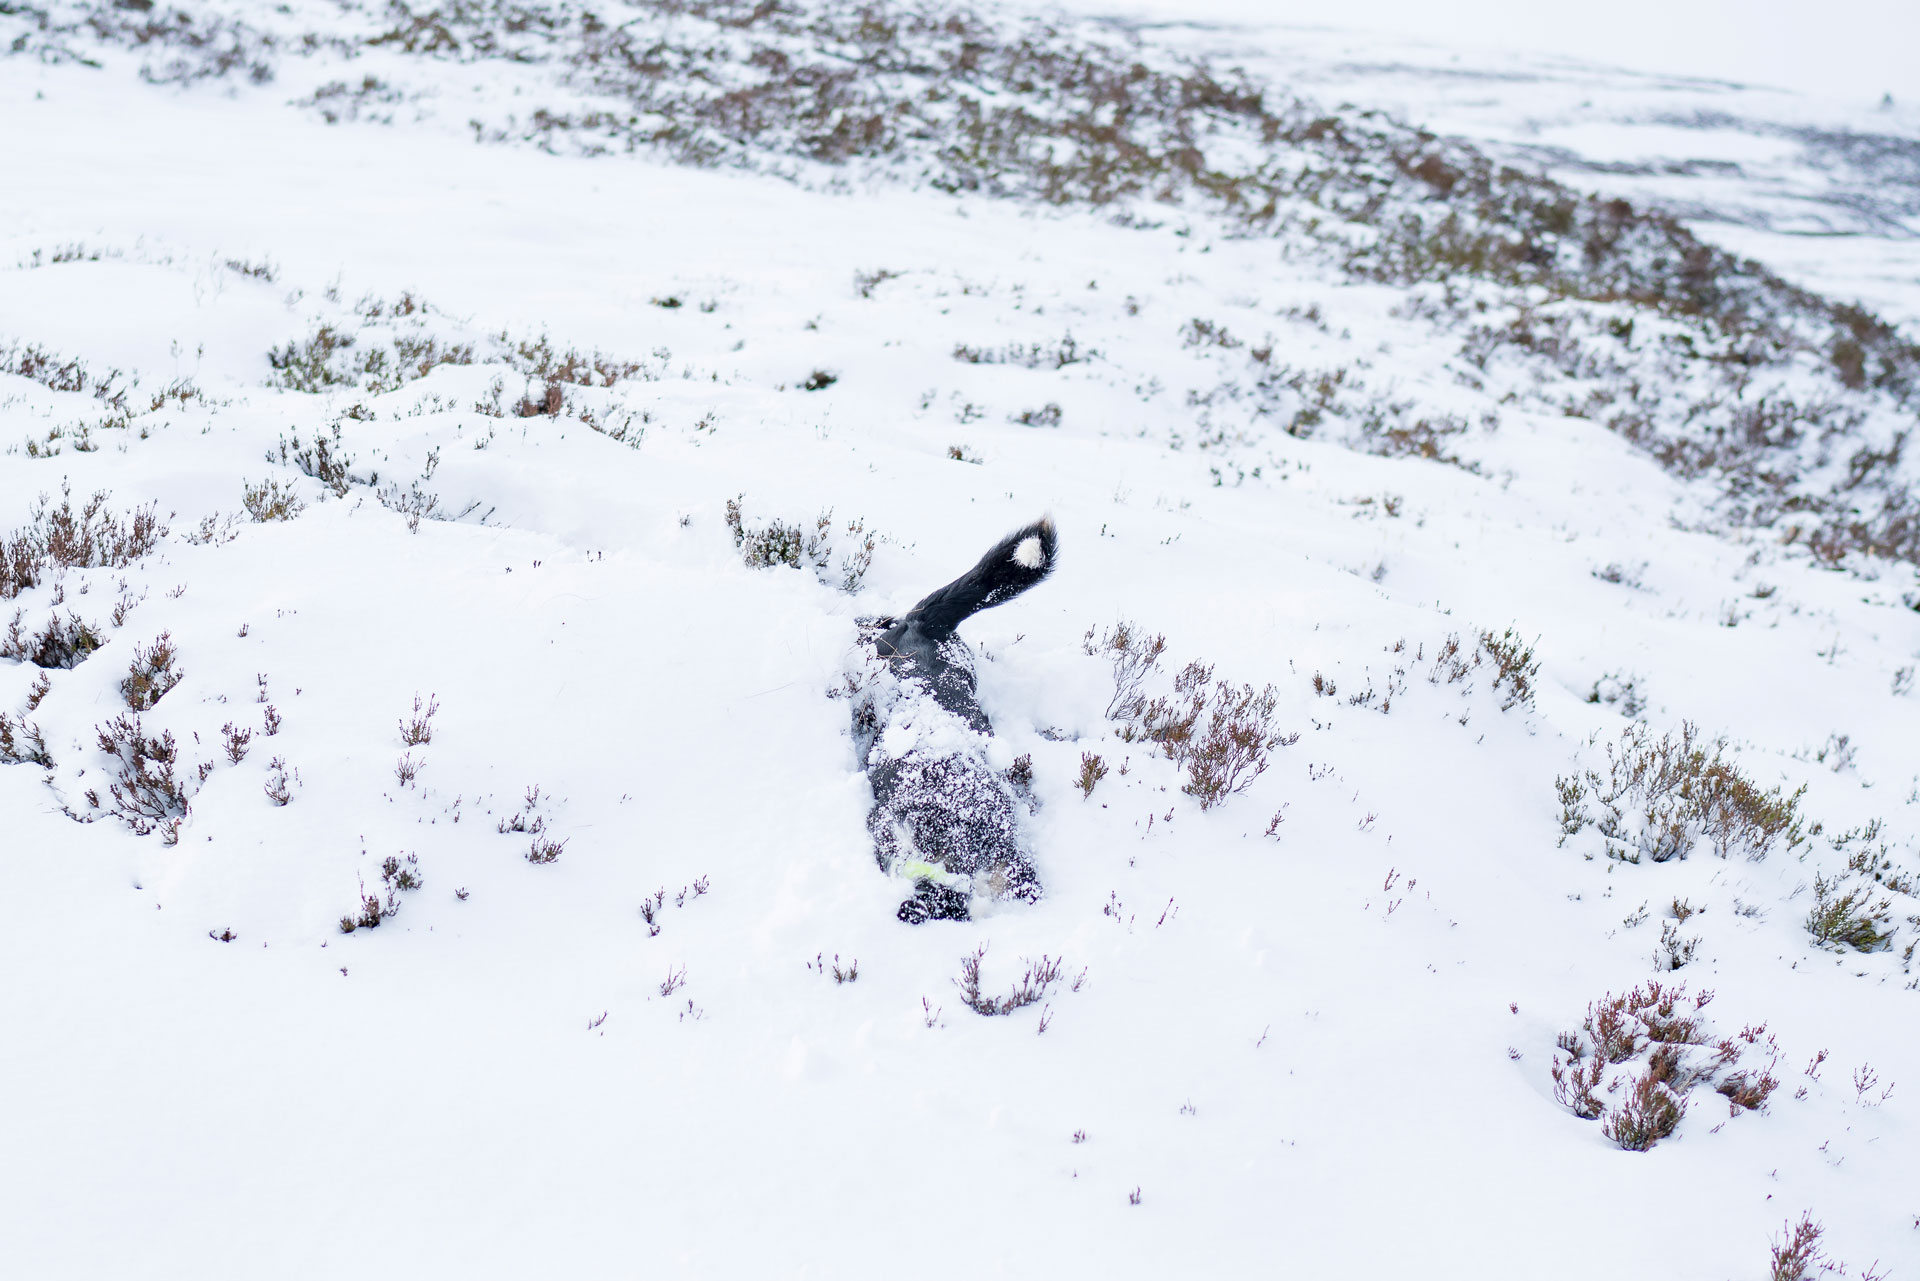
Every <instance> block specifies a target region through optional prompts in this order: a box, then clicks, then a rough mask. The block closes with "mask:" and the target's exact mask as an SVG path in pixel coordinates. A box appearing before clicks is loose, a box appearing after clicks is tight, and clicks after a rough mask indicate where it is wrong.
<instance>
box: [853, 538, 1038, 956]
mask: <svg viewBox="0 0 1920 1281" xmlns="http://www.w3.org/2000/svg"><path fill="white" fill-rule="evenodd" d="M1057 549H1058V539H1057V537H1056V535H1055V533H1054V528H1053V521H1052V520H1051V519H1050V518H1045V517H1043V518H1042V519H1040V520H1039V521H1037V522H1035V523H1034V524H1031V525H1028V526H1027V527H1026V528H1025V529H1019V530H1015V531H1014V532H1013V533H1011V534H1009V535H1007V536H1006V537H1005V538H1003V539H1001V540H1000V541H999V542H998V543H997V544H995V545H994V547H993V548H992V550H990V551H988V552H987V554H986V555H985V556H982V557H981V558H980V563H979V564H977V565H975V566H974V567H973V568H972V569H970V570H968V571H967V572H966V573H964V574H962V575H961V576H960V577H959V578H956V579H954V580H953V581H952V582H951V583H948V584H947V585H946V586H945V587H942V588H940V589H939V590H937V591H935V592H932V593H930V594H929V595H928V596H927V597H926V599H924V600H922V601H921V602H920V603H919V604H917V605H915V606H914V607H913V608H912V609H911V610H909V611H908V612H907V613H906V614H905V615H903V616H901V617H899V618H881V619H874V620H871V621H870V622H868V623H867V624H866V625H865V627H864V629H863V636H864V637H865V639H866V640H867V642H868V643H869V644H871V646H872V647H873V654H874V657H875V659H876V660H877V661H878V663H879V664H880V665H881V668H882V672H881V674H880V676H879V678H878V679H876V680H874V681H872V682H871V683H870V684H869V685H868V686H867V688H866V690H865V692H864V696H863V697H862V698H861V700H860V701H859V702H858V703H856V705H855V709H854V736H855V743H856V746H857V747H858V749H859V751H860V754H861V759H862V760H863V761H864V762H865V764H866V768H867V778H868V780H869V781H870V782H871V783H872V784H873V801H874V804H873V810H872V812H871V813H869V814H868V816H867V830H868V831H869V832H871V833H872V834H873V841H874V853H875V855H876V857H877V858H878V859H879V862H880V866H881V869H882V870H884V871H886V872H889V873H891V874H893V875H896V876H899V877H900V878H902V879H903V880H906V881H910V882H912V884H913V887H914V888H913V893H912V895H911V897H909V898H908V899H907V900H906V901H905V902H904V903H902V904H901V905H900V913H899V915H900V919H901V920H903V921H908V922H915V923H917V922H920V921H925V920H930V919H935V918H941V919H952V920H961V919H965V918H966V917H967V916H969V915H970V914H971V912H972V910H973V908H974V907H975V905H976V904H979V903H983V902H990V901H994V900H1000V899H1007V898H1013V899H1021V900H1024V901H1027V902H1031V901H1032V900H1034V899H1036V898H1038V897H1039V896H1040V882H1039V879H1038V877H1036V876H1035V874H1034V870H1033V860H1032V858H1031V857H1030V856H1029V854H1028V852H1027V850H1026V848H1025V844H1024V842H1023V840H1022V836H1021V832H1020V824H1019V821H1018V818H1017V810H1018V808H1019V804H1020V801H1019V798H1018V797H1017V796H1016V795H1015V792H1014V786H1013V784H1012V783H1011V782H1010V781H1009V780H1008V779H1007V778H1006V776H1005V775H1003V774H1002V773H1001V772H1000V771H998V770H996V769H994V768H993V766H992V765H991V764H989V763H988V761H987V752H986V739H987V737H988V736H989V735H991V734H992V733H993V726H992V724H991V723H990V722H989V721H988V720H987V715H986V713H985V712H983V711H982V710H981V709H980V701H979V698H978V697H977V695H976V689H975V680H974V666H973V651H972V650H971V649H969V648H968V647H967V643H966V642H965V641H963V640H961V639H960V637H959V636H958V635H957V634H956V633H955V629H956V628H957V627H959V625H960V624H961V623H962V622H963V621H965V620H966V619H967V618H970V617H972V616H973V615H974V614H977V613H979V612H980V611H981V610H983V609H987V608H989V607H991V606H994V605H999V604H1001V603H1003V602H1005V601H1009V600H1012V599H1013V598H1014V597H1015V596H1018V595H1019V594H1020V593H1021V592H1024V591H1026V590H1027V589H1028V588H1029V587H1032V586H1033V585H1034V584H1035V583H1038V582H1039V581H1040V580H1041V579H1043V578H1045V577H1046V576H1047V575H1048V574H1049V573H1051V572H1052V571H1053V566H1054V560H1055V556H1056V553H1057Z"/></svg>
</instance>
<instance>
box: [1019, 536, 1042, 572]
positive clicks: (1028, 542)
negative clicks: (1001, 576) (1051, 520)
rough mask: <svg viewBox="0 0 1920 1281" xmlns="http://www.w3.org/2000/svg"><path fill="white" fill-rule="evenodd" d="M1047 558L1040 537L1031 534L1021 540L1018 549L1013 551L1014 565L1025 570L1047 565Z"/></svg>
mask: <svg viewBox="0 0 1920 1281" xmlns="http://www.w3.org/2000/svg"><path fill="white" fill-rule="evenodd" d="M1046 558H1047V554H1046V552H1045V551H1043V550H1042V549H1041V547H1040V537H1039V535H1037V534H1029V535H1028V536H1027V537H1025V538H1023V539H1021V540H1020V545H1019V546H1018V547H1016V548H1014V549H1013V563H1014V564H1016V565H1019V566H1021V567H1022V568H1025V569H1038V568H1040V566H1041V565H1043V564H1045V563H1046Z"/></svg>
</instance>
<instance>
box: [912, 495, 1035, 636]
mask: <svg viewBox="0 0 1920 1281" xmlns="http://www.w3.org/2000/svg"><path fill="white" fill-rule="evenodd" d="M1059 550H1060V536H1059V535H1058V534H1057V533H1056V532H1055V531H1054V528H1053V517H1051V516H1042V517H1041V518H1040V519H1039V520H1037V521H1035V522H1033V524H1031V525H1028V526H1026V527H1025V528H1022V529H1016V530H1014V531H1013V532H1012V533H1011V534H1008V535H1007V536H1006V537H1005V538H1003V539H1001V540H1000V541H999V542H997V543H995V544H994V545H993V547H992V549H991V550H989V551H988V552H987V554H986V555H985V556H982V557H981V558H980V563H979V564H977V565H975V566H974V567H973V568H972V569H970V570H968V571H967V572H966V573H964V574H962V575H960V577H958V578H956V579H954V580H953V581H952V582H951V583H948V584H947V585H946V586H945V587H942V588H940V589H939V590H937V591H934V592H930V593H928V595H927V597H926V599H925V600H922V601H921V602H920V603H919V604H918V605H915V606H914V607H913V609H912V610H911V611H910V612H909V613H908V614H907V615H906V616H905V617H904V618H902V619H901V620H900V621H901V622H902V623H918V624H919V625H920V631H921V633H922V634H923V635H925V636H926V637H928V638H929V639H934V640H937V639H939V638H941V637H944V636H948V635H951V634H952V632H953V629H954V628H956V627H958V626H959V625H960V624H961V623H962V622H964V621H965V620H966V619H968V618H970V617H972V616H973V615H975V614H977V613H979V612H980V611H981V610H983V609H990V608H992V607H993V606H995V605H998V604H1001V603H1002V602H1005V601H1009V600H1012V599H1013V598H1014V597H1015V596H1018V595H1019V594H1020V593H1021V592H1024V591H1026V590H1027V588H1029V587H1032V586H1033V585H1034V584H1035V583H1037V582H1039V581H1040V580H1041V579H1043V578H1045V577H1046V576H1047V575H1048V574H1051V573H1052V572H1053V566H1054V561H1055V559H1056V558H1057V557H1058V555H1059Z"/></svg>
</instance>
